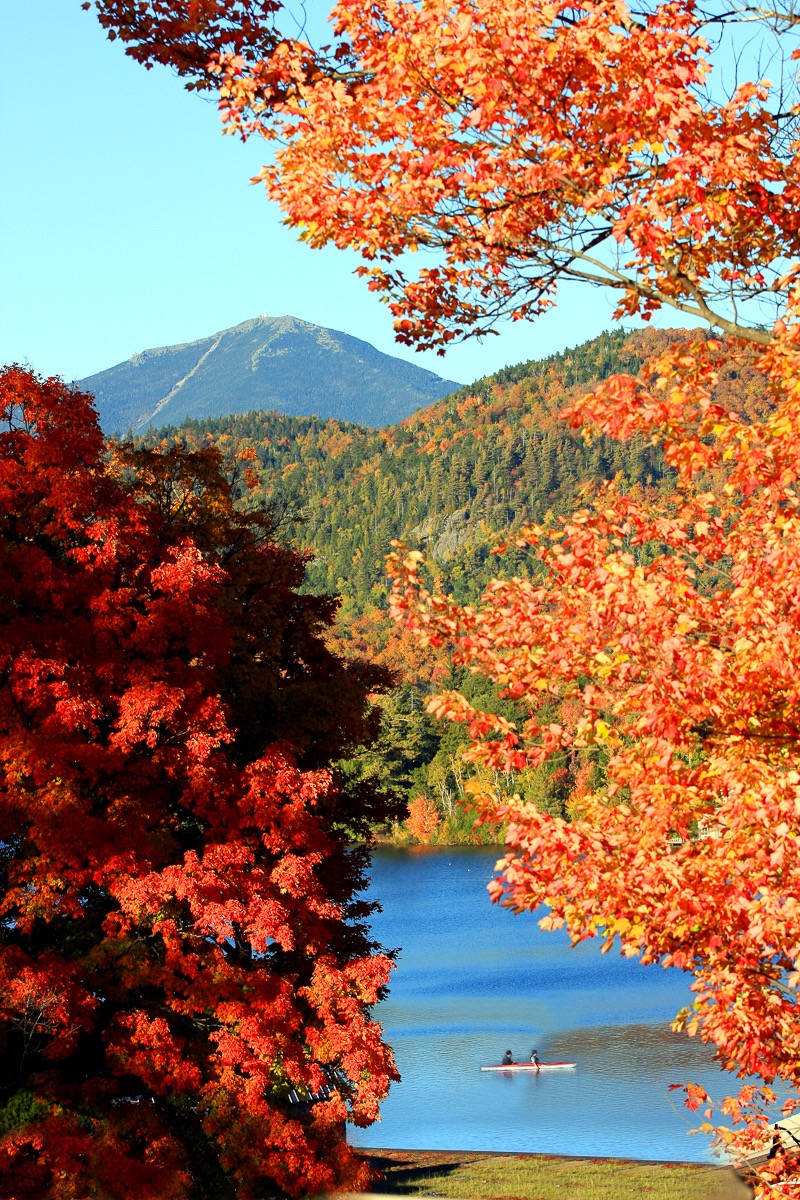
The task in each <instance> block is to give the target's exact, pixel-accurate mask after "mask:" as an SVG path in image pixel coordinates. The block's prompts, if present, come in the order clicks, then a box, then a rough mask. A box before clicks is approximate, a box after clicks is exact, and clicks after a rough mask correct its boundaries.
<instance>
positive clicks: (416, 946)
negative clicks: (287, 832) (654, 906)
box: [350, 847, 730, 1161]
mask: <svg viewBox="0 0 800 1200" xmlns="http://www.w3.org/2000/svg"><path fill="white" fill-rule="evenodd" d="M496 858H497V852H496V850H494V849H492V848H484V847H482V848H480V849H469V850H453V849H441V850H436V851H427V852H423V853H414V852H409V851H380V852H379V853H377V854H376V855H375V862H374V869H373V872H372V874H373V885H372V891H373V894H374V895H375V896H377V897H379V898H380V900H381V902H382V904H383V912H382V913H380V914H379V915H378V916H376V918H375V920H374V923H373V929H374V932H375V934H376V936H377V937H378V939H379V940H380V941H381V942H382V943H383V945H385V946H387V947H400V948H401V953H400V956H399V959H398V970H397V971H396V972H395V975H394V978H393V981H392V990H391V995H390V997H389V999H388V1000H386V1001H385V1002H384V1003H383V1004H382V1005H381V1006H380V1007H379V1009H378V1012H377V1016H378V1017H379V1019H380V1020H381V1022H382V1024H383V1026H384V1029H385V1031H386V1035H387V1037H388V1039H389V1041H390V1042H391V1043H392V1045H393V1047H394V1051H395V1055H396V1058H397V1062H398V1066H399V1068H400V1072H401V1074H402V1076H403V1082H402V1083H401V1084H398V1085H395V1087H394V1089H393V1091H392V1094H391V1096H390V1097H389V1099H388V1101H386V1103H385V1105H384V1108H383V1117H382V1121H381V1123H380V1124H377V1125H375V1126H373V1127H372V1128H370V1129H367V1130H352V1131H351V1134H350V1136H351V1140H352V1141H353V1142H354V1143H355V1144H357V1145H361V1146H375V1147H386V1148H397V1149H412V1148H429V1149H441V1150H505V1151H531V1152H537V1153H565V1154H580V1155H608V1156H619V1157H628V1158H643V1159H667V1160H669V1159H674V1160H684V1161H703V1160H707V1159H708V1158H709V1157H710V1155H709V1150H708V1143H707V1141H706V1139H704V1138H702V1137H701V1136H697V1137H687V1130H688V1128H689V1127H690V1122H689V1120H688V1119H687V1116H688V1114H686V1113H685V1112H684V1111H683V1109H682V1107H681V1096H680V1093H672V1092H669V1091H668V1087H669V1085H670V1084H671V1083H682V1082H684V1081H685V1080H687V1079H693V1080H696V1081H698V1082H700V1083H703V1084H704V1085H705V1086H706V1087H707V1088H708V1090H709V1092H711V1093H712V1094H724V1093H725V1092H726V1091H727V1090H729V1089H728V1087H727V1084H728V1083H729V1082H730V1080H729V1078H726V1077H722V1076H721V1075H720V1072H719V1071H718V1070H717V1068H715V1067H714V1065H713V1064H712V1062H711V1055H710V1052H709V1051H708V1049H707V1048H706V1047H704V1046H703V1045H702V1044H700V1043H699V1042H697V1041H692V1040H690V1039H688V1038H685V1037H682V1036H678V1035H675V1034H673V1033H671V1032H670V1031H669V1022H670V1020H671V1019H672V1017H673V1016H674V1015H675V1013H676V1012H677V1010H678V1009H679V1008H681V1007H682V1006H683V1005H684V1004H686V1003H687V1002H689V1000H690V993H689V990H688V977H687V976H686V975H684V974H682V973H681V972H678V971H662V970H659V969H658V968H652V967H651V968H643V967H642V966H640V964H639V963H637V962H635V961H632V960H630V959H623V958H621V957H620V956H619V955H617V954H616V953H615V952H613V951H612V952H611V953H610V954H606V955H601V954H600V951H599V945H598V944H596V943H584V944H582V945H580V946H578V947H575V948H570V946H569V942H568V939H567V938H566V936H564V935H562V934H553V933H547V934H546V933H543V932H542V931H541V930H540V929H539V928H538V925H537V923H536V920H535V918H533V917H531V916H530V915H523V916H513V915H512V914H511V913H509V912H507V911H505V910H503V909H499V908H498V907H497V906H496V905H492V904H490V902H489V898H488V895H487V893H486V883H487V882H488V880H489V878H490V877H491V873H492V867H493V865H494V862H495V859H496ZM534 1046H536V1047H537V1048H538V1050H539V1053H540V1056H541V1057H542V1058H543V1059H545V1060H547V1059H553V1060H574V1061H575V1062H577V1064H578V1070H577V1071H567V1072H550V1073H545V1074H541V1075H536V1074H529V1073H527V1072H526V1073H519V1074H508V1075H507V1074H503V1073H501V1072H483V1073H482V1072H481V1071H480V1066H481V1063H492V1062H499V1061H500V1059H501V1057H502V1055H503V1053H504V1051H505V1050H506V1049H509V1048H510V1049H511V1051H512V1053H513V1055H514V1057H515V1058H518V1059H523V1060H524V1059H527V1058H528V1057H529V1055H530V1051H531V1049H532V1048H533V1047H534ZM676 1097H677V1098H676Z"/></svg>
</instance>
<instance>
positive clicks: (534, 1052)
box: [531, 1050, 542, 1071]
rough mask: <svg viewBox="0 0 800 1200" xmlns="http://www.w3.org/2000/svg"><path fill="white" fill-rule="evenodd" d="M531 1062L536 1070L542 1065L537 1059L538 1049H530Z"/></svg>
mask: <svg viewBox="0 0 800 1200" xmlns="http://www.w3.org/2000/svg"><path fill="white" fill-rule="evenodd" d="M531 1062H532V1063H533V1065H534V1066H535V1067H536V1070H537V1071H538V1070H539V1068H540V1067H541V1065H542V1064H541V1062H540V1061H539V1051H538V1050H531Z"/></svg>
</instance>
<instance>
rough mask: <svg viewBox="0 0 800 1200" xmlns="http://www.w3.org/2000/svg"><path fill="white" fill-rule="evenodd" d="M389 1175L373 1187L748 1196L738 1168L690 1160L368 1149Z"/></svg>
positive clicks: (589, 1197)
mask: <svg viewBox="0 0 800 1200" xmlns="http://www.w3.org/2000/svg"><path fill="white" fill-rule="evenodd" d="M364 1153H365V1156H366V1157H367V1158H368V1159H369V1161H370V1162H371V1163H372V1165H373V1166H374V1167H376V1168H377V1169H378V1170H380V1171H381V1172H383V1180H382V1181H381V1182H379V1183H376V1184H375V1186H374V1188H373V1192H375V1193H380V1194H384V1195H393V1196H432V1197H433V1196H435V1197H445V1198H448V1197H452V1200H512V1198H513V1200H566V1198H567V1197H569V1198H570V1200H748V1197H750V1195H751V1193H750V1190H749V1188H746V1187H745V1186H744V1184H743V1183H741V1182H740V1180H738V1179H737V1177H736V1176H735V1175H734V1173H733V1171H730V1170H726V1169H724V1168H719V1167H708V1166H695V1165H693V1164H686V1163H642V1162H630V1161H627V1160H617V1159H592V1158H561V1157H553V1156H550V1155H544V1154H542V1155H539V1154H536V1155H533V1154H485V1153H484V1154H477V1153H460V1152H454V1153H445V1152H444V1151H437V1150H373V1151H370V1152H369V1153H368V1154H367V1153H366V1151H365V1152H364Z"/></svg>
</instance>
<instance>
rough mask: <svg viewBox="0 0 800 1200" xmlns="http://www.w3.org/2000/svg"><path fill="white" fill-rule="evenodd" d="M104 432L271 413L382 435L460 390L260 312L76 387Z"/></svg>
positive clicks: (356, 341)
mask: <svg viewBox="0 0 800 1200" xmlns="http://www.w3.org/2000/svg"><path fill="white" fill-rule="evenodd" d="M76 386H78V387H80V388H81V389H82V390H84V391H89V392H92V393H93V394H94V396H95V400H96V403H97V408H98V412H99V414H100V422H101V424H102V426H103V428H104V429H105V430H106V432H107V433H126V432H127V431H128V430H132V431H133V432H134V433H140V432H142V431H144V430H145V429H147V428H148V427H160V426H164V425H171V424H177V423H180V422H181V421H185V420H204V419H207V418H209V417H221V416H228V415H232V414H236V413H244V412H251V411H253V410H254V409H272V410H276V411H277V412H281V413H286V414H287V415H290V416H311V415H312V414H316V415H318V416H320V417H324V418H329V417H333V418H335V419H336V420H340V421H352V422H355V423H357V424H359V425H367V426H371V427H373V428H378V429H379V428H382V427H384V426H386V425H392V424H396V423H397V422H398V421H402V420H403V419H404V418H405V417H409V416H411V414H412V413H414V412H416V411H417V410H418V409H420V408H424V407H426V406H427V405H429V404H432V403H433V402H434V401H436V400H440V399H442V398H443V397H444V396H447V395H449V394H450V393H451V392H453V391H455V390H456V389H458V388H460V387H461V386H462V385H461V384H459V383H456V382H455V381H454V380H451V379H443V378H442V377H441V376H439V375H436V374H434V372H433V371H427V370H425V369H424V368H423V367H418V366H416V365H415V364H414V363H409V362H406V361H405V360H404V359H400V358H395V357H393V356H392V355H389V354H382V353H381V351H379V350H376V349H375V347H374V346H371V345H370V344H369V342H364V341H362V340H361V339H360V338H355V337H352V336H351V335H350V334H346V333H340V332H339V331H338V330H334V329H326V328H324V327H323V326H321V325H312V324H311V323H310V322H308V321H302V320H300V319H299V318H297V317H292V316H282V317H270V316H267V315H266V314H265V315H264V316H261V317H254V318H253V319H252V320H249V321H243V322H242V323H241V324H240V325H235V326H233V327H232V328H231V329H223V330H220V331H219V332H218V333H215V334H212V335H211V336H209V337H205V338H199V339H198V340H197V341H194V342H184V343H182V344H181V345H177V346H160V347H156V348H154V349H151V350H145V351H144V352H143V353H141V354H134V355H132V357H131V358H129V359H128V360H127V362H123V363H118V364H117V365H116V366H114V367H110V368H109V369H108V370H106V371H100V372H98V373H97V374H95V375H90V376H88V377H87V378H85V379H80V380H77V381H76Z"/></svg>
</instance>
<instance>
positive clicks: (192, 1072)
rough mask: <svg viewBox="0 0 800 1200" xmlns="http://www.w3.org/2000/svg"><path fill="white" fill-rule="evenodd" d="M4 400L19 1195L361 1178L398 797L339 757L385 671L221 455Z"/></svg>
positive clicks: (6, 714)
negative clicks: (377, 891)
mask: <svg viewBox="0 0 800 1200" xmlns="http://www.w3.org/2000/svg"><path fill="white" fill-rule="evenodd" d="M0 412H1V413H2V418H1V419H2V432H0V627H2V637H1V638H0V883H1V885H2V886H1V888H0V893H1V894H2V901H0V904H1V905H2V908H1V909H0V913H1V914H2V915H1V917H0V1057H1V1059H2V1072H1V1073H0V1080H2V1083H0V1089H1V1091H0V1095H2V1099H3V1102H4V1103H3V1107H2V1108H0V1130H2V1139H1V1140H0V1180H2V1182H0V1195H3V1196H8V1197H9V1198H10V1197H14V1198H15V1200H16V1198H18V1197H23V1196H26V1195H31V1196H43V1197H44V1196H49V1197H53V1200H56V1198H58V1200H63V1198H65V1197H75V1198H76V1200H77V1198H79V1197H80V1198H83V1197H89V1196H101V1197H104V1198H105V1197H108V1198H109V1200H110V1198H112V1197H113V1198H119V1200H123V1198H126V1200H128V1198H131V1197H141V1198H142V1200H145V1198H147V1200H151V1198H152V1197H154V1196H159V1197H163V1198H169V1200H171V1198H173V1197H174V1198H175V1200H178V1198H180V1197H188V1196H190V1195H191V1196H193V1197H194V1196H209V1197H210V1196H214V1197H215V1198H216V1197H224V1196H238V1197H256V1196H261V1195H263V1194H265V1192H269V1193H270V1194H276V1195H277V1194H285V1195H299V1194H301V1193H304V1192H309V1191H316V1190H320V1189H325V1188H332V1187H336V1186H341V1185H343V1184H346V1185H349V1186H362V1185H363V1184H364V1171H363V1168H362V1167H361V1166H359V1164H358V1161H357V1160H356V1159H355V1157H354V1155H353V1154H352V1152H351V1151H350V1150H349V1149H348V1147H347V1145H346V1143H345V1140H344V1137H343V1123H344V1121H345V1120H346V1119H348V1120H352V1121H355V1122H356V1123H360V1124H363V1123H369V1122H370V1121H372V1120H373V1119H374V1118H375V1116H376V1113H377V1105H378V1101H379V1100H380V1098H381V1097H382V1096H383V1095H384V1094H385V1092H386V1090H387V1087H388V1084H389V1081H390V1080H391V1079H392V1078H394V1077H396V1076H395V1072H394V1068H393V1065H392V1058H391V1053H390V1051H389V1050H388V1049H387V1047H386V1046H385V1045H383V1043H382V1042H381V1037H380V1027H379V1026H377V1025H376V1024H374V1023H373V1022H372V1021H371V1020H370V1018H369V1009H370V1006H371V1005H372V1004H373V1003H374V1002H375V1001H376V999H377V998H378V997H379V996H380V995H381V991H382V988H383V987H384V985H385V983H386V980H387V977H388V971H389V966H390V964H389V960H388V959H387V958H386V957H385V956H384V955H382V954H380V953H379V952H378V951H377V948H376V947H375V946H374V945H372V944H371V943H370V941H369V938H368V935H367V932H366V927H365V923H364V918H365V917H366V916H367V915H368V912H369V907H368V906H367V905H366V904H365V903H364V902H363V901H360V900H359V899H358V896H357V893H358V890H359V888H360V887H361V886H363V868H364V866H365V863H366V861H367V859H366V852H365V851H359V850H355V851H354V850H352V849H350V848H349V847H350V845H351V844H352V842H353V841H354V840H356V839H363V837H364V834H365V831H366V830H367V828H368V826H369V824H370V823H371V822H372V821H373V820H381V819H385V818H386V816H387V815H389V814H387V813H386V812H385V811H384V810H383V809H382V807H381V805H382V804H384V803H385V802H384V801H382V800H380V799H376V798H374V797H371V796H369V795H367V794H363V793H361V794H356V793H352V792H351V793H348V794H345V795H343V794H341V793H340V792H339V791H338V790H337V785H336V781H335V779H334V778H333V776H332V774H331V772H330V770H328V769H326V765H325V764H326V763H327V762H329V761H330V759H331V757H332V756H334V755H339V754H341V753H343V752H344V751H345V750H346V749H347V747H348V746H349V745H350V744H353V743H356V742H359V741H361V740H363V739H364V737H365V736H368V733H369V731H368V729H366V728H365V720H366V719H367V718H366V717H365V712H366V695H367V692H368V691H369V690H370V689H371V688H374V687H376V686H378V685H379V683H380V680H379V678H378V677H377V675H376V672H375V671H374V670H371V669H368V668H365V667H364V666H363V665H359V664H346V663H344V662H343V661H341V660H340V659H337V658H336V657H335V656H334V655H332V654H331V653H330V652H329V651H328V650H327V649H326V647H325V644H324V638H323V633H324V631H325V628H326V626H327V624H328V622H329V620H330V619H331V615H332V604H331V602H330V601H329V600H327V599H320V598H317V597H311V596H306V595H302V594H300V593H299V592H298V590H297V588H298V586H299V584H300V582H301V581H302V577H303V567H304V564H303V560H302V557H300V556H298V555H297V554H296V553H295V552H293V551H291V550H289V549H287V548H286V547H283V546H280V545H278V544H277V543H276V542H275V541H274V539H273V537H272V536H271V530H270V524H269V520H268V519H267V518H266V517H265V516H263V515H260V514H251V515H242V514H241V513H239V512H237V511H236V509H235V508H234V506H233V503H232V500H231V494H230V488H229V486H228V484H227V482H226V480H225V477H224V476H223V474H222V473H221V471H220V465H219V459H218V457H217V456H216V455H215V454H214V453H213V452H212V453H207V452H205V453H199V454H189V453H186V452H184V451H181V450H180V449H176V448H174V447H173V448H172V449H171V450H170V451H169V452H167V453H164V454H159V453H157V452H150V451H147V452H145V451H135V450H132V449H123V450H121V451H118V452H117V453H116V455H115V456H109V455H107V454H106V452H105V449H104V444H103V438H102V435H101V433H100V430H99V428H98V425H97V421H96V417H95V414H94V411H93V409H92V407H91V403H90V398H89V397H88V396H86V395H83V394H80V393H77V392H73V391H71V390H69V389H68V388H66V387H65V386H64V385H63V384H61V383H60V382H59V381H57V380H47V381H44V382H43V381H41V380H39V379H37V378H36V377H35V376H33V375H32V374H31V373H29V372H27V371H25V370H22V369H20V368H8V369H6V370H5V371H3V373H2V374H1V375H0Z"/></svg>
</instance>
